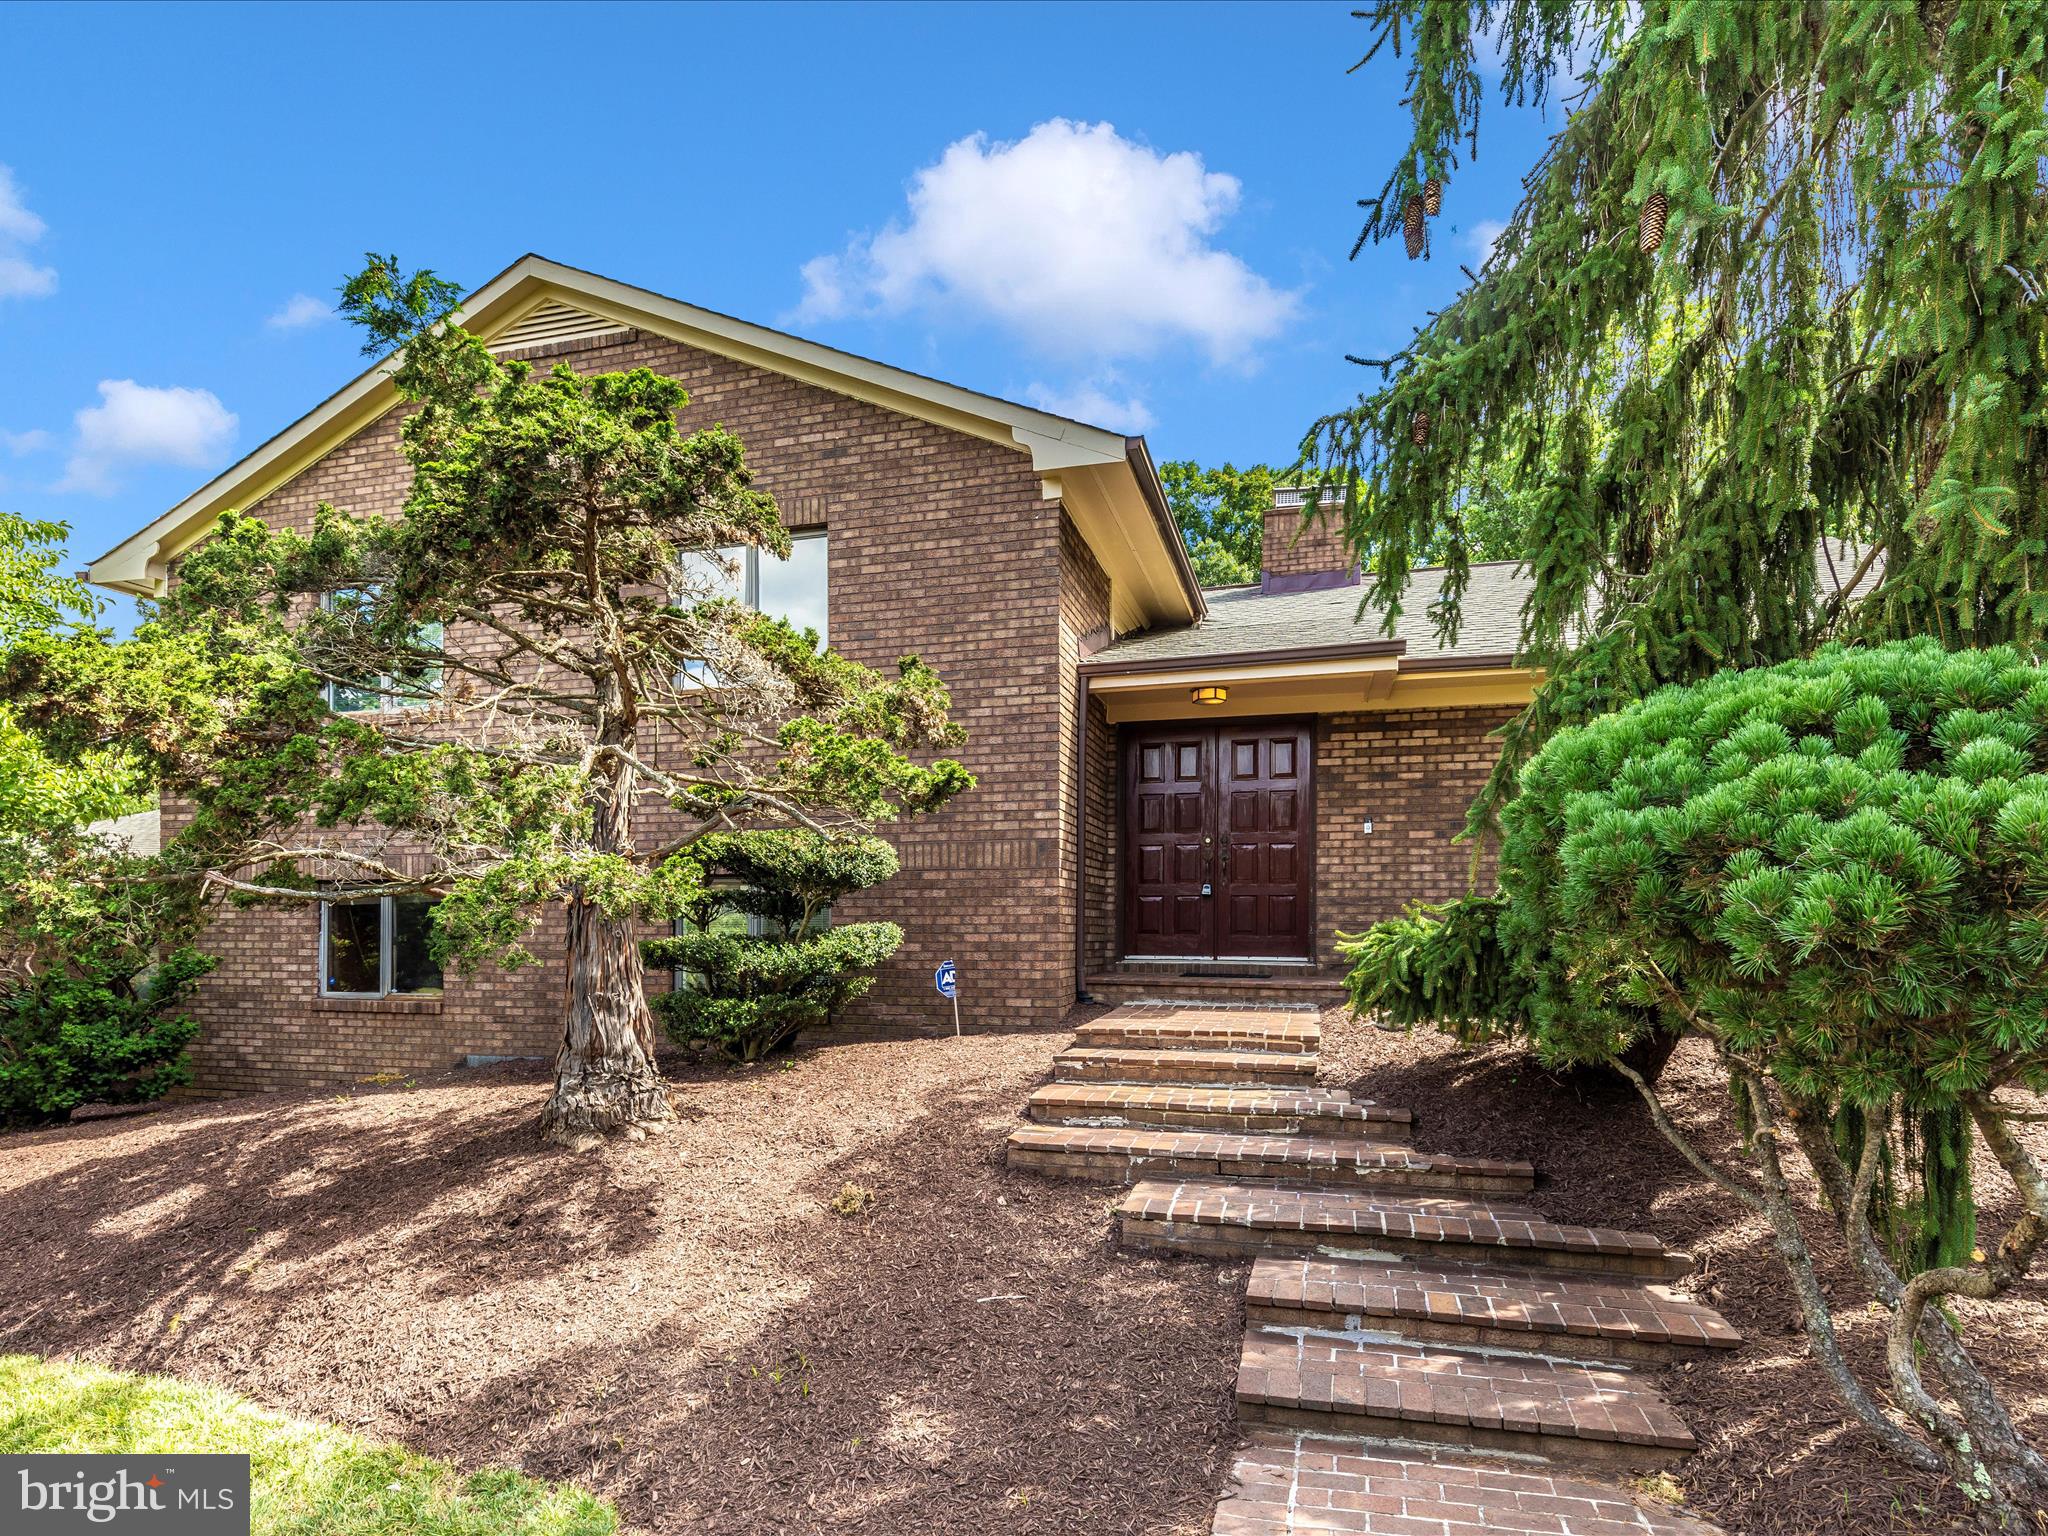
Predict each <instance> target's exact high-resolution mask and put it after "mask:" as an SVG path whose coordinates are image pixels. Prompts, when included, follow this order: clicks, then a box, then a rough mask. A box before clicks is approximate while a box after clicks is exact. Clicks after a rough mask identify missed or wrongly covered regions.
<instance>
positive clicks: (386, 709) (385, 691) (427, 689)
mask: <svg viewBox="0 0 2048 1536" xmlns="http://www.w3.org/2000/svg"><path fill="white" fill-rule="evenodd" d="M343 591H346V592H350V593H353V594H355V595H356V596H357V597H359V598H366V599H370V600H374V599H375V597H376V590H375V589H374V588H368V589H366V588H363V587H346V588H342V589H340V590H337V591H333V592H327V593H323V594H322V595H321V598H320V606H321V607H322V608H325V609H326V610H327V611H328V612H329V613H332V612H334V603H335V599H336V598H338V597H340V596H341V594H342V592H343ZM435 629H438V630H439V631H440V632H441V633H440V636H439V638H438V639H436V641H435V642H434V643H435V646H436V648H437V649H441V650H445V649H446V648H447V644H448V626H447V625H445V624H442V623H440V622H438V621H436V622H434V623H431V624H421V625H419V626H417V627H416V628H415V629H414V631H413V633H414V634H425V633H426V632H427V631H428V630H435ZM426 670H427V671H429V672H431V673H432V674H433V677H432V679H431V680H430V681H427V682H425V683H424V684H423V687H424V691H423V692H419V693H404V692H401V691H400V688H399V683H400V679H398V678H397V677H395V676H393V675H392V674H390V673H388V672H380V673H378V674H377V675H376V676H375V677H373V678H368V679H366V680H364V681H363V682H360V683H344V682H339V681H337V680H335V679H333V678H329V679H328V680H327V681H326V682H325V683H323V684H321V687H320V692H321V695H322V697H324V698H325V699H326V700H327V708H328V710H329V711H330V712H331V713H333V714H337V715H390V714H397V713H398V712H399V711H401V710H407V709H417V708H418V707H419V706H420V705H422V704H424V703H426V702H428V701H429V700H431V699H435V698H438V697H439V696H440V693H441V685H442V683H443V682H444V681H445V679H444V676H443V670H442V668H441V667H439V666H437V665H430V666H429V667H428V668H427V669H426ZM343 688H347V689H349V690H351V691H352V692H355V693H371V694H375V695H376V702H374V703H371V704H364V705H360V706H358V707H356V708H352V709H345V708H343V707H342V705H341V704H340V702H339V701H338V700H337V699H336V698H335V694H336V692H337V690H339V689H343ZM321 974H322V975H323V976H324V975H325V974H326V967H325V964H324V962H323V964H322V968H321ZM336 995H338V996H349V997H354V996H363V997H367V996H369V995H370V994H368V993H341V994H336Z"/></svg>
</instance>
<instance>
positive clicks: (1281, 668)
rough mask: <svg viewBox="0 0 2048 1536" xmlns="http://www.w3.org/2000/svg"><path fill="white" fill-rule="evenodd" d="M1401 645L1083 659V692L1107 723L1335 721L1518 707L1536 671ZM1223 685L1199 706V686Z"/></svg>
mask: <svg viewBox="0 0 2048 1536" xmlns="http://www.w3.org/2000/svg"><path fill="white" fill-rule="evenodd" d="M1406 651H1407V642H1406V641H1403V640H1379V641H1368V642H1364V643H1361V644H1357V645H1346V646H1321V647H1309V648H1303V649H1301V650H1297V651H1263V652H1244V653H1240V654H1238V655H1235V656H1206V657H1174V658H1168V659H1160V660H1154V661H1143V662H1123V663H1119V662H1117V661H1116V660H1115V659H1114V658H1113V657H1103V658H1098V659H1097V660H1095V661H1091V662H1086V663H1083V665H1082V667H1081V673H1082V675H1083V676H1084V677H1086V678H1087V680H1088V692H1089V696H1090V697H1091V698H1094V699H1098V700H1100V701H1101V703H1102V707H1103V710H1104V712H1105V713H1106V714H1107V716H1108V717H1109V721H1110V723H1111V724H1113V725H1114V724H1120V723H1122V722H1124V721H1135V720H1185V719H1188V718H1190V717H1195V716H1200V717H1203V718H1207V717H1210V716H1215V717H1219V718H1222V717H1230V716H1240V717H1241V716H1245V715H1299V714H1313V715H1332V714H1353V713H1360V712H1370V711H1375V710H1389V709H1456V708H1466V707H1488V706H1492V707H1509V708H1513V707H1519V706H1521V705H1523V704H1526V703H1528V702H1529V700H1530V699H1531V698H1532V697H1533V696H1534V694H1535V691H1536V685H1537V684H1538V683H1539V682H1541V681H1542V673H1541V672H1539V671H1536V670H1533V669H1531V668H1527V667H1518V666H1516V665H1515V664H1514V658H1513V657H1511V656H1473V657H1429V656H1416V657H1411V656H1408V655H1407V654H1406ZM1218 687H1220V688H1222V689H1223V690H1224V691H1225V693H1226V695H1227V697H1226V698H1225V699H1224V701H1223V702H1221V703H1219V704H1196V703H1195V702H1194V692H1195V690H1196V689H1197V688H1218Z"/></svg>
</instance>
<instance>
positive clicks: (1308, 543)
mask: <svg viewBox="0 0 2048 1536" xmlns="http://www.w3.org/2000/svg"><path fill="white" fill-rule="evenodd" d="M1307 500H1308V493H1307V492H1305V491H1302V490H1300V489H1298V488H1296V487H1293V486H1275V487H1274V488H1273V506H1272V508H1271V510H1269V511H1268V512H1267V513H1266V534H1265V548H1264V550H1263V559H1262V561H1261V564H1260V572H1259V587H1260V589H1261V590H1262V591H1265V592H1315V591H1320V590H1321V589H1323V588H1325V587H1347V586H1353V585H1356V584H1357V581H1358V564H1357V562H1356V561H1354V560H1353V559H1352V558H1351V553H1350V551H1349V550H1347V549H1346V548H1345V547H1344V535H1343V532H1342V530H1341V528H1340V526H1339V522H1338V519H1339V514H1340V510H1341V508H1342V506H1343V499H1342V498H1341V497H1338V498H1336V499H1334V500H1330V501H1326V502H1324V503H1323V505H1322V511H1321V515H1320V516H1319V517H1318V518H1317V519H1316V521H1315V522H1314V523H1312V524H1311V523H1308V522H1305V521H1304V520H1303V514H1304V513H1305V512H1306V511H1307V506H1306V503H1307Z"/></svg>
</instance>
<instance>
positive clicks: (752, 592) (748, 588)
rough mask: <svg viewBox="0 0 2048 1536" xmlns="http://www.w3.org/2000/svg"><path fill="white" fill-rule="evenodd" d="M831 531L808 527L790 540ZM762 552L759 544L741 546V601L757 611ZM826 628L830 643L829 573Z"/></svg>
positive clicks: (818, 536) (808, 539)
mask: <svg viewBox="0 0 2048 1536" xmlns="http://www.w3.org/2000/svg"><path fill="white" fill-rule="evenodd" d="M831 533H832V530H831V529H829V528H806V529H804V530H803V531H802V532H801V533H798V532H792V533H791V534H790V536H789V542H790V544H791V545H792V546H794V545H797V544H808V543H810V542H811V540H813V539H823V538H829V537H830V536H831ZM761 553H762V551H761V546H760V545H758V544H742V545H741V546H740V601H741V602H743V603H745V604H746V605H747V606H748V607H749V608H751V609H753V610H754V612H756V613H759V612H760V611H761ZM825 628H826V631H827V633H826V636H825V640H826V643H827V644H828V645H829V644H830V643H831V639H832V637H831V633H830V631H831V628H832V580H831V577H830V575H829V574H828V575H827V576H826V579H825Z"/></svg>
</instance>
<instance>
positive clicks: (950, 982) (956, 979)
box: [932, 960, 960, 1040]
mask: <svg viewBox="0 0 2048 1536" xmlns="http://www.w3.org/2000/svg"><path fill="white" fill-rule="evenodd" d="M932 985H933V986H935V987H937V988H938V989H939V996H941V997H950V998H951V999H952V1000H953V1038H954V1039H955V1040H958V1039H959V1038H960V974H959V972H958V971H956V970H955V969H954V968H953V962H952V961H950V960H941V961H940V962H939V968H938V969H937V970H936V971H933V972H932Z"/></svg>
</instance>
